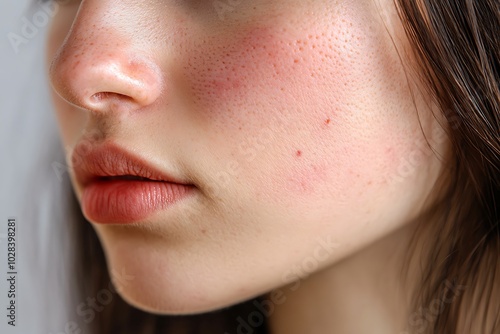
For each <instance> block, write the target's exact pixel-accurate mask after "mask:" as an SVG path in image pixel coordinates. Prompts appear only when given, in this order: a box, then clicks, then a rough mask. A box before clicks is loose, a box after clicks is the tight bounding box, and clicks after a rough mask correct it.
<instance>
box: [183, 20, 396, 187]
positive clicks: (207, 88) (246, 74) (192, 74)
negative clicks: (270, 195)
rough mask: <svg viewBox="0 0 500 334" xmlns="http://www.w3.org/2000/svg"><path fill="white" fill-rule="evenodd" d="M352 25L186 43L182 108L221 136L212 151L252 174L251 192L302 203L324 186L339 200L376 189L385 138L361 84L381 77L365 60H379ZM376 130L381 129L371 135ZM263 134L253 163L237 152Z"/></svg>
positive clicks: (366, 34) (359, 25)
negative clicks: (357, 187)
mask: <svg viewBox="0 0 500 334" xmlns="http://www.w3.org/2000/svg"><path fill="white" fill-rule="evenodd" d="M359 21H360V20H359V19H358V21H355V20H352V19H350V18H348V17H337V18H336V20H332V21H330V23H328V24H324V25H323V24H321V22H320V23H318V26H317V27H315V26H314V25H310V26H309V27H305V28H304V27H303V28H304V29H301V27H293V28H292V27H284V26H283V27H275V26H266V27H263V26H259V27H250V28H247V29H246V30H245V31H241V32H237V33H236V32H235V33H230V35H227V34H226V35H223V36H204V37H200V38H199V39H194V40H193V41H192V43H191V44H189V45H188V44H184V47H185V52H186V54H185V57H184V59H185V61H184V66H183V74H184V75H183V76H182V77H184V78H185V80H186V82H185V84H184V86H185V87H187V90H188V94H187V96H190V103H191V107H190V108H189V110H191V112H192V114H193V117H196V118H197V119H201V120H203V122H200V123H199V124H203V126H204V129H203V130H205V131H212V130H214V129H216V130H218V133H219V139H220V146H217V147H222V148H223V149H227V150H229V151H231V153H232V154H233V156H236V159H237V160H239V163H240V166H245V167H248V170H247V171H243V172H244V173H247V175H250V174H252V171H251V169H253V170H254V171H255V168H257V169H258V171H259V173H258V174H259V175H258V176H257V175H256V174H257V173H253V175H252V177H255V179H253V182H254V183H255V184H259V186H258V187H256V189H259V190H255V192H256V193H262V192H263V189H264V190H265V188H266V187H270V188H272V189H270V190H269V191H271V192H282V191H284V192H288V193H290V194H297V195H298V196H303V195H311V194H314V193H316V194H319V193H320V192H321V191H322V190H325V189H324V188H325V187H326V185H329V186H330V187H336V189H337V191H338V192H339V196H340V195H342V194H344V193H341V192H342V191H344V190H345V189H351V190H352V187H351V186H350V185H352V183H353V182H354V181H356V180H357V182H358V183H363V184H371V183H373V182H376V181H373V180H372V179H371V176H372V175H375V174H376V173H377V172H379V170H377V168H382V165H383V164H384V161H383V156H382V152H383V151H384V150H385V147H386V146H387V145H389V143H390V139H389V138H388V136H387V135H384V132H385V133H386V134H387V131H386V130H387V129H386V126H385V125H386V124H385V125H384V124H383V123H384V121H382V122H380V117H379V115H377V110H376V108H374V110H368V111H369V115H368V116H366V115H362V112H365V111H366V110H363V111H362V110H360V109H359V101H360V100H363V101H364V100H368V99H369V95H370V92H372V91H373V89H371V87H367V86H369V85H370V84H369V83H367V82H368V80H367V78H370V79H374V80H373V82H377V79H380V78H377V73H376V72H375V71H372V67H374V66H375V67H377V66H378V65H380V64H377V63H376V60H373V59H374V58H376V57H377V56H376V55H375V56H374V55H372V54H368V53H367V52H373V53H376V52H377V50H373V49H371V43H373V39H374V38H375V39H376V38H378V37H377V36H371V35H370V34H373V31H372V30H369V29H368V30H364V28H363V22H359ZM361 21H362V19H361ZM325 27H328V29H326V28H325ZM367 27H368V26H367ZM193 35H195V34H193ZM379 67H380V66H379ZM377 84H380V82H377ZM374 100H376V99H374ZM353 102H354V103H353ZM375 103H376V101H374V104H375ZM365 107H366V106H365ZM377 123H379V124H377ZM377 127H379V128H380V130H381V131H378V132H377V131H375V132H374V133H370V131H369V130H368V129H370V128H377ZM269 130H271V131H272V133H273V136H272V140H270V141H268V142H267V143H265V144H264V145H263V147H262V148H261V149H258V150H256V152H255V154H253V155H252V156H251V157H252V158H251V159H250V160H249V159H247V158H248V156H245V155H243V154H241V152H240V150H239V149H238V148H239V147H240V146H241V145H239V144H240V143H241V142H244V141H246V140H247V138H258V137H259V135H260V134H261V133H263V132H264V131H269ZM370 135H372V137H371V138H370ZM359 137H361V139H360V140H358V138H359ZM227 138H231V141H229V143H228V140H227ZM231 144H234V147H229V148H228V145H231ZM245 159H246V160H247V161H245ZM370 166H375V168H372V167H370ZM243 169H244V167H243ZM339 176H340V177H339ZM270 181H271V182H270ZM262 185H265V187H262ZM321 189H322V190H321Z"/></svg>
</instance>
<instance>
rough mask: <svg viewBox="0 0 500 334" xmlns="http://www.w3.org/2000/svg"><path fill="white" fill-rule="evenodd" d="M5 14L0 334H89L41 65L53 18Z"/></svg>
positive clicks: (18, 0)
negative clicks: (10, 227) (11, 293)
mask: <svg viewBox="0 0 500 334" xmlns="http://www.w3.org/2000/svg"><path fill="white" fill-rule="evenodd" d="M0 6H1V10H0V36H1V38H0V51H1V52H0V57H1V58H0V74H1V76H0V159H1V160H0V161H1V165H0V171H1V172H0V189H1V193H0V333H2V334H9V333H19V334H38V333H43V334H61V333H65V334H70V333H71V334H76V333H85V330H83V327H80V326H79V325H78V324H79V323H80V322H81V317H79V316H78V314H77V307H78V305H80V304H81V303H82V302H85V301H86V298H82V296H75V293H74V291H76V288H75V283H74V279H73V277H71V275H72V270H73V268H72V265H73V258H72V256H73V253H72V252H73V250H72V239H71V237H70V234H71V224H73V223H75V222H74V221H73V220H72V219H73V218H72V215H71V213H70V212H69V210H70V209H69V206H68V203H70V199H71V189H70V185H69V179H68V175H67V173H66V171H67V170H65V169H64V166H65V162H64V155H65V153H64V148H63V147H62V144H61V143H60V141H59V139H58V133H57V127H56V121H55V118H54V116H53V114H52V108H51V102H50V96H49V89H50V87H49V85H48V83H47V79H46V74H45V64H44V61H45V60H44V41H45V37H46V33H47V30H48V25H49V21H50V15H52V14H51V12H50V10H48V8H47V7H42V6H43V5H42V4H41V2H37V1H36V0H2V3H1V5H0ZM9 218H15V219H16V225H17V226H16V268H15V269H16V272H17V275H16V296H15V300H16V304H15V306H16V319H15V325H16V326H15V327H14V326H11V325H9V324H8V321H11V320H10V319H9V318H8V317H7V315H8V314H9V310H7V307H8V306H9V301H10V299H8V297H7V294H8V290H9V288H10V284H9V282H8V281H7V278H8V277H9V276H10V275H8V274H7V272H8V271H9V269H8V267H7V239H6V238H7V222H8V219H9Z"/></svg>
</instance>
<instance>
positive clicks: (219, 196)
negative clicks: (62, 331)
mask: <svg viewBox="0 0 500 334" xmlns="http://www.w3.org/2000/svg"><path fill="white" fill-rule="evenodd" d="M220 3H221V2H212V1H159V0H158V1H157V0H151V1H144V0H84V1H82V2H79V1H74V2H69V3H67V2H66V3H64V4H61V5H60V8H59V11H58V14H57V15H56V16H55V18H54V21H53V24H52V27H51V30H50V32H49V39H48V44H47V46H48V47H47V59H48V65H47V66H48V68H49V74H50V80H51V84H52V85H53V87H54V104H55V109H56V115H57V118H58V121H59V125H60V132H61V137H62V140H63V142H64V145H65V147H66V149H67V150H68V157H71V152H72V150H73V148H74V147H75V145H76V144H78V143H82V142H84V143H88V145H90V146H94V145H98V144H102V143H113V144H115V145H117V146H120V147H122V148H125V149H127V150H129V151H132V152H134V153H136V154H138V155H140V156H141V157H143V158H144V159H147V160H148V161H149V162H150V163H151V164H153V165H155V166H156V167H157V168H158V169H160V170H163V171H165V172H166V173H168V174H170V175H173V176H174V177H176V178H177V179H180V180H182V181H184V182H187V183H191V184H193V185H195V186H196V191H195V193H194V196H191V197H190V198H187V199H185V200H183V201H181V202H179V203H176V205H175V206H173V207H171V208H168V209H167V210H162V211H158V212H156V213H154V214H153V215H151V216H149V217H147V218H146V219H144V220H141V221H138V222H136V223H134V224H130V225H127V226H124V225H102V224H94V227H95V229H96V231H97V233H98V235H99V238H100V240H101V243H102V245H103V247H104V250H105V253H106V259H107V262H108V266H109V268H110V270H111V271H118V272H121V271H122V270H125V271H126V272H127V273H129V274H130V275H132V276H133V277H134V279H133V280H132V281H130V282H128V283H127V284H126V285H120V282H115V284H117V285H118V288H119V291H120V294H121V295H122V296H123V297H124V298H125V299H126V300H127V301H128V302H129V303H131V304H133V305H135V306H137V307H139V308H142V309H144V310H147V311H150V312H155V313H161V314H188V313H196V312H206V311H211V310H215V309H218V308H221V307H225V306H229V305H232V304H235V303H237V302H241V301H243V300H246V299H248V298H251V297H254V296H257V295H260V294H264V293H267V292H269V291H270V290H272V289H276V288H280V287H283V291H286V300H285V301H284V302H282V303H279V305H278V303H276V305H275V308H274V313H273V315H272V316H271V317H270V319H269V322H270V326H271V329H272V332H273V333H292V334H293V333H325V332H329V333H334V332H338V333H400V332H402V331H404V330H405V328H406V327H407V322H408V313H409V312H410V311H409V310H408V309H407V308H408V306H407V305H408V297H409V291H410V290H411V281H410V282H409V283H410V284H409V285H408V286H406V285H403V284H402V283H401V280H400V270H401V267H402V266H403V265H404V259H405V255H406V252H405V250H406V247H407V245H408V243H409V240H410V238H411V235H412V232H413V230H414V228H415V226H416V225H417V224H418V223H419V219H418V218H419V215H420V213H421V212H423V211H424V210H425V209H427V208H428V207H429V205H431V204H432V202H433V199H434V197H436V196H437V194H436V193H435V192H433V186H434V184H435V183H436V180H437V179H438V178H439V176H440V175H441V173H442V171H443V168H444V167H443V162H442V160H443V158H442V157H444V156H446V153H447V149H448V143H447V141H446V140H444V139H443V133H444V130H442V129H441V126H440V125H439V122H438V120H436V119H435V117H434V116H433V114H432V110H431V106H432V104H431V103H429V102H428V100H429V98H428V97H426V96H424V95H423V94H421V93H420V92H421V90H420V89H418V85H417V84H416V83H415V82H414V81H413V79H411V78H409V77H408V76H407V75H408V73H411V72H407V71H406V70H405V67H404V66H403V64H402V59H406V58H405V57H406V56H407V55H408V50H409V48H408V45H407V42H406V39H405V38H404V34H403V32H402V28H401V26H400V25H401V23H400V22H399V18H398V16H397V15H396V12H395V8H394V4H393V3H392V2H391V1H390V0H378V1H371V0H359V1H343V0H339V1H332V0H321V1H318V0H314V1H313V0H307V1H304V0H276V1H264V0H256V1H239V2H228V3H225V4H226V5H227V6H229V7H223V8H225V9H224V10H223V9H221V7H217V6H216V5H215V4H219V5H220ZM228 4H230V5H228ZM228 8H229V9H228ZM396 46H397V48H398V50H399V52H398V51H397V50H396ZM426 140H427V141H428V142H429V143H430V144H431V145H432V150H431V149H430V148H429V147H428V145H427V144H426ZM432 151H434V152H432ZM68 163H72V161H71V158H68ZM70 175H71V177H72V182H73V186H74V189H75V192H76V195H77V197H78V198H81V194H82V190H83V189H82V185H81V184H79V183H78V182H77V181H76V179H75V177H74V174H73V172H72V171H71V170H70ZM431 195H432V196H431ZM84 214H86V212H85V210H84ZM86 217H87V219H88V220H89V221H91V222H92V223H99V222H96V221H95V220H94V219H93V217H92V216H89V215H88V214H87V215H86ZM297 268H300V270H299V272H300V274H297ZM299 277H302V278H303V279H302V280H301V281H300V285H297V284H293V285H291V286H288V285H287V284H289V283H291V282H292V281H293V280H294V279H297V278H299ZM290 287H294V289H291V288H290ZM280 300H281V301H283V299H280Z"/></svg>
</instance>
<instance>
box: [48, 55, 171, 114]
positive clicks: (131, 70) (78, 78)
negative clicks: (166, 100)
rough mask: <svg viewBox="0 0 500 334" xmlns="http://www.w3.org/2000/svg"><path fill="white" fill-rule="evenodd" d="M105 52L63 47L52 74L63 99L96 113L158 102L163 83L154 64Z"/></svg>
mask: <svg viewBox="0 0 500 334" xmlns="http://www.w3.org/2000/svg"><path fill="white" fill-rule="evenodd" d="M102 51H104V52H98V50H96V49H95V47H94V49H92V47H90V46H89V47H88V48H84V47H83V46H82V45H79V46H75V45H66V46H64V45H63V46H62V47H61V49H60V50H59V52H58V54H57V55H56V56H55V57H54V59H53V61H52V63H51V66H50V69H49V74H50V78H51V82H52V86H53V87H54V89H55V90H56V92H57V93H58V94H59V95H60V96H61V97H62V98H63V99H65V100H67V101H68V102H70V103H72V104H75V105H77V106H79V107H81V108H84V109H88V110H91V111H93V112H110V111H112V112H123V111H134V110H138V109H141V108H144V107H146V106H148V105H151V104H152V103H154V102H155V101H156V100H157V98H158V97H159V96H160V94H161V90H162V80H161V72H160V69H159V67H158V66H157V65H156V64H155V62H154V61H151V60H149V59H147V58H146V57H145V56H140V55H138V54H137V53H135V54H132V55H130V54H131V52H127V50H115V51H113V52H106V51H105V50H102Z"/></svg>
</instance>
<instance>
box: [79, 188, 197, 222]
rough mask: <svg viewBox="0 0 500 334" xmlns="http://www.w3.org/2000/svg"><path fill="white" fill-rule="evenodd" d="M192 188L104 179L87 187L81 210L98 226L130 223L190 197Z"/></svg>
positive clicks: (84, 191)
mask: <svg viewBox="0 0 500 334" xmlns="http://www.w3.org/2000/svg"><path fill="white" fill-rule="evenodd" d="M192 190H193V186H188V185H184V184H178V183H169V182H158V181H141V180H103V181H95V182H93V183H90V184H89V185H87V186H86V187H85V188H84V190H83V193H82V200H81V201H82V203H81V204H82V210H83V213H84V214H85V216H86V217H87V219H89V220H91V221H92V222H95V223H98V224H131V223H136V222H139V221H141V220H143V219H145V218H147V217H148V216H149V215H151V214H152V213H154V212H156V211H159V210H165V209H167V208H169V207H171V206H172V205H173V204H174V203H176V202H178V201H179V200H181V199H183V198H185V197H186V196H188V195H189V194H190V193H191V192H192Z"/></svg>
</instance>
